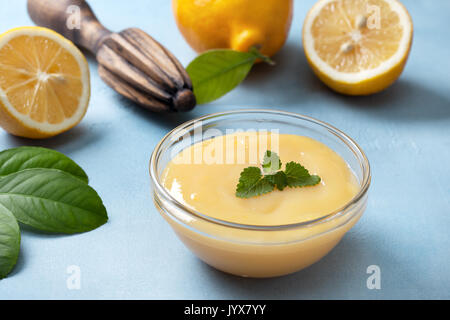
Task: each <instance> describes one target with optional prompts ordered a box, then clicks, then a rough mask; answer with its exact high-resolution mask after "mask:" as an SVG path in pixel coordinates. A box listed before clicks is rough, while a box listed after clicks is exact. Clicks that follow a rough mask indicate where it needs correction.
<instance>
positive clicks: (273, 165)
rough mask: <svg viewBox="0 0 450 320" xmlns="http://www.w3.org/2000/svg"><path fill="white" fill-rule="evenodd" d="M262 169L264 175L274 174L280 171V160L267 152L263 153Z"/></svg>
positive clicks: (275, 155)
mask: <svg viewBox="0 0 450 320" xmlns="http://www.w3.org/2000/svg"><path fill="white" fill-rule="evenodd" d="M262 168H263V171H264V173H265V174H274V173H275V172H277V171H278V170H280V169H281V160H280V157H279V156H278V154H276V153H275V152H272V151H270V150H267V151H266V153H264V159H263V163H262Z"/></svg>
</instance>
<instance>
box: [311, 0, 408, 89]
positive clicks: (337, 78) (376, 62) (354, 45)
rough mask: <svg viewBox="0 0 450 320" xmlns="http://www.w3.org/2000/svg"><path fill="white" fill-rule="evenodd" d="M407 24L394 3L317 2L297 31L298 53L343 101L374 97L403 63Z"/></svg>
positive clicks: (360, 0)
mask: <svg viewBox="0 0 450 320" xmlns="http://www.w3.org/2000/svg"><path fill="white" fill-rule="evenodd" d="M412 36H413V23H412V20H411V17H410V15H409V13H408V11H407V10H406V8H405V7H404V6H403V5H402V4H401V3H400V2H399V1H397V0H319V1H318V2H317V3H316V4H315V5H314V6H313V7H312V9H311V10H310V11H309V12H308V14H307V17H306V19H305V22H304V25H303V48H304V50H305V54H306V57H307V60H308V62H309V64H310V65H311V67H312V69H313V70H314V72H315V73H316V74H317V76H318V77H319V78H320V79H321V80H322V81H323V82H324V83H325V84H326V85H328V86H329V87H330V88H332V89H333V90H335V91H337V92H340V93H344V94H349V95H367V94H372V93H376V92H379V91H381V90H383V89H385V88H387V87H388V86H390V85H391V84H392V83H393V82H394V81H395V80H397V79H398V77H399V76H400V74H401V73H402V71H403V68H404V66H405V64H406V61H407V59H408V55H409V52H410V49H411V43H412Z"/></svg>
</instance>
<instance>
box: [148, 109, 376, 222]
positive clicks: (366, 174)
mask: <svg viewBox="0 0 450 320" xmlns="http://www.w3.org/2000/svg"><path fill="white" fill-rule="evenodd" d="M254 113H258V114H260V113H265V114H274V115H277V116H280V115H281V116H287V117H290V118H295V119H297V120H301V121H307V122H310V123H312V124H314V125H319V126H321V127H323V128H325V129H327V130H328V132H330V133H332V134H333V135H335V136H336V137H337V138H339V139H340V140H341V141H342V142H343V143H344V144H345V145H346V146H347V147H348V148H349V149H351V151H352V152H353V154H354V155H355V156H356V158H357V159H358V162H359V164H360V166H361V167H362V170H363V179H362V183H361V187H360V189H359V191H358V193H357V194H356V195H355V196H354V197H353V198H352V199H351V200H350V201H348V202H347V203H346V204H345V205H343V206H342V207H340V208H338V209H336V210H334V211H332V212H331V213H327V214H325V215H323V216H321V217H319V218H316V219H312V220H308V221H302V222H297V223H289V224H280V225H251V224H241V223H237V222H231V221H227V220H222V219H217V218H213V217H210V216H208V215H206V214H204V213H201V212H199V211H197V210H194V209H192V208H189V207H188V206H186V205H185V204H183V203H181V202H180V201H178V200H177V199H176V198H175V197H173V196H172V195H171V194H170V192H169V191H168V190H167V189H166V188H165V187H164V186H163V185H162V184H161V183H160V177H158V174H157V167H156V166H157V157H158V156H159V154H160V153H161V147H162V145H163V144H164V142H166V141H167V140H168V139H169V138H170V137H172V136H174V135H176V133H177V132H179V131H180V130H182V129H185V128H187V127H191V126H192V125H193V124H194V123H196V122H198V121H204V120H210V119H216V118H218V117H225V116H230V115H239V114H254ZM355 151H356V152H355ZM149 172H150V178H151V180H152V184H153V186H154V187H155V188H156V189H157V191H158V192H159V194H160V195H163V196H164V198H166V199H167V200H169V201H170V202H171V204H173V205H175V206H176V207H178V208H179V209H181V210H182V211H183V212H184V213H187V214H188V215H191V216H194V217H195V218H199V219H201V220H204V221H206V222H210V223H214V224H218V225H221V226H225V227H231V228H236V229H244V230H259V231H277V230H291V229H298V228H306V227H312V226H315V225H317V224H321V223H325V222H328V221H330V220H334V219H336V218H338V217H340V216H342V215H344V214H345V213H346V212H347V210H348V209H349V208H350V207H352V206H354V205H356V204H357V203H358V202H359V201H360V200H361V199H362V198H364V196H365V195H366V194H367V192H368V190H369V187H370V183H371V168H370V163H369V160H368V159H367V156H366V155H365V153H364V151H363V150H362V148H361V147H360V146H359V145H358V143H356V141H355V140H353V139H352V138H351V137H349V136H348V135H347V134H345V133H344V132H343V131H341V130H339V129H337V128H336V127H334V126H333V125H331V124H329V123H326V122H324V121H321V120H318V119H315V118H313V117H309V116H305V115H302V114H298V113H294V112H288V111H281V110H276V109H263V108H251V109H238V110H230V111H221V112H215V113H210V114H207V115H204V116H201V117H197V118H194V119H191V120H188V121H186V122H184V123H182V124H180V125H178V126H177V127H175V128H174V129H172V130H170V131H169V132H168V133H167V134H166V135H165V136H164V137H163V138H162V139H161V140H160V141H159V143H158V144H157V145H156V146H155V148H154V150H153V152H152V154H151V157H150V163H149ZM164 211H166V210H164Z"/></svg>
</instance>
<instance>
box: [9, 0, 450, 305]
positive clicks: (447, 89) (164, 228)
mask: <svg viewBox="0 0 450 320" xmlns="http://www.w3.org/2000/svg"><path fill="white" fill-rule="evenodd" d="M403 2H404V4H405V5H406V7H407V8H408V10H409V11H410V13H411V16H412V18H413V21H414V27H415V34H414V44H413V48H412V52H411V55H410V60H409V62H408V64H407V66H406V69H405V71H404V73H403V75H402V77H401V78H400V80H399V81H398V82H397V83H396V84H395V85H394V86H393V87H391V88H390V89H388V90H386V91H384V92H382V93H380V94H377V95H373V96H369V97H359V98H358V97H344V96H341V95H338V94H335V93H333V92H331V91H330V90H328V89H327V88H326V87H325V86H324V85H322V84H321V82H320V81H319V80H318V79H317V78H316V77H315V76H314V75H313V73H312V72H311V70H310V68H309V66H308V65H307V62H306V60H305V57H304V54H303V49H302V45H301V30H302V23H303V20H304V17H305V15H306V12H307V10H308V9H309V8H310V7H311V6H312V4H313V3H314V1H313V0H296V1H295V14H294V20H293V23H292V28H291V32H290V35H289V39H288V42H287V43H286V45H285V46H284V47H283V49H282V50H281V52H280V53H279V54H277V55H276V56H275V58H274V59H275V61H276V62H277V65H276V66H274V67H272V66H267V65H264V64H261V65H257V66H256V67H255V68H254V69H253V70H252V72H251V75H250V76H249V77H248V79H246V80H245V82H244V83H243V84H242V85H241V86H239V87H238V88H237V89H236V90H234V91H233V92H231V93H230V94H228V95H227V96H225V97H223V98H222V99H220V100H218V101H216V102H214V103H212V104H209V105H203V106H197V107H196V109H195V110H194V111H192V112H190V113H185V114H173V115H156V114H153V113H151V112H147V111H145V110H142V109H141V108H140V107H138V106H136V105H134V104H133V103H130V102H128V101H127V100H125V99H124V98H122V97H120V96H119V95H118V94H116V93H115V92H114V91H113V90H112V89H110V88H109V87H108V86H107V85H105V84H104V83H103V82H102V81H101V80H100V78H99V76H98V74H97V71H96V67H97V66H96V62H95V60H94V59H93V57H92V56H91V55H89V56H88V57H89V63H90V66H91V81H92V96H91V102H90V107H89V110H88V112H87V115H86V117H85V118H84V120H83V121H82V122H81V123H80V124H79V125H78V126H77V127H76V128H74V129H73V130H71V131H69V132H67V133H65V134H62V135H60V136H58V137H55V138H52V139H49V140H42V141H31V140H27V139H21V138H16V137H13V136H11V135H8V134H6V133H5V132H4V131H0V149H5V148H10V147H15V146H21V145H40V146H45V147H49V148H53V149H56V150H59V151H61V152H63V153H65V154H67V155H68V156H70V157H72V158H73V159H74V160H75V161H77V162H78V163H79V164H80V165H81V166H82V167H83V168H84V169H85V170H86V171H87V173H88V175H89V177H90V181H91V185H92V186H93V187H94V188H95V189H96V190H97V191H98V192H99V194H100V195H101V197H102V199H103V200H104V203H105V205H106V207H107V209H108V214H109V217H110V220H109V222H108V223H107V224H106V225H104V226H102V227H100V228H99V229H97V230H94V231H92V232H88V233H85V234H79V235H73V236H63V235H47V234H39V233H36V232H31V231H29V230H23V232H22V245H21V254H20V257H19V261H18V264H17V266H16V268H15V270H14V271H13V272H12V274H10V275H9V277H8V278H6V279H4V280H2V281H0V298H1V299H11V298H16V299H17V298H18V299H47V298H52V299H53V298H57V299H83V298H88V299H104V298H108V299H109V298H111V299H132V298H135V299H142V298H145V299H234V298H238V299H245V298H252V299H253V298H254V299H259V298H269V299H270V298H275V299H278V298H285V299H304V298H307V299H323V298H327V299H392V298H410V299H416V298H424V299H428V298H438V299H441V298H447V299H449V298H450V249H449V248H450V76H449V74H450V59H449V58H450V41H449V40H450V36H449V33H448V32H449V30H450V1H447V0H441V1H437V0H435V1H427V0H404V1H403ZM0 3H1V4H0V31H1V32H3V31H6V30H8V29H10V28H12V27H18V26H22V25H32V22H31V21H30V20H29V18H28V16H27V13H26V1H24V0H21V1H18V0H17V1H16V0H15V1H6V0H1V2H0ZM91 5H92V7H93V9H94V11H96V13H97V14H98V16H99V17H100V18H101V20H102V22H103V23H104V24H105V26H107V27H109V28H110V29H111V30H115V31H118V30H121V29H124V28H127V27H132V26H137V27H140V28H142V29H143V30H145V31H147V32H148V33H149V34H151V35H153V36H154V37H155V38H156V39H158V40H160V41H161V42H162V43H163V44H164V45H165V46H167V48H168V49H169V50H171V51H172V52H173V53H174V54H175V55H176V56H177V57H178V58H179V59H180V60H181V62H182V63H183V64H184V65H187V64H188V63H189V61H191V60H192V59H193V58H194V57H195V53H194V52H193V51H192V50H191V49H190V48H189V46H188V45H187V44H186V42H185V41H184V39H183V38H182V37H181V34H180V33H179V32H178V30H177V27H176V25H175V22H174V19H173V16H172V12H171V7H170V1H169V0H151V1H148V0H147V1H146V0H140V1H138V0H133V1H127V2H123V1H110V0H95V1H91ZM247 107H264V108H274V109H280V110H286V111H292V112H297V113H301V114H305V115H308V116H312V117H315V118H318V119H320V120H323V121H326V122H329V123H331V124H333V125H334V126H336V127H338V128H340V129H342V130H343V131H345V132H346V133H347V134H349V135H350V136H351V137H353V138H354V139H355V140H356V141H357V142H358V143H359V144H360V145H361V146H362V148H363V149H364V150H365V152H366V153H367V156H368V158H369V160H370V162H371V165H372V169H373V182H372V186H371V190H370V197H369V206H368V208H367V211H366V213H365V214H364V216H363V217H362V219H361V220H360V222H359V223H358V224H357V225H356V226H355V227H354V228H353V229H352V230H351V231H350V232H349V233H348V234H347V235H346V236H345V238H344V239H343V240H342V242H341V243H340V244H339V245H338V246H337V247H336V248H335V249H334V250H333V251H332V252H331V253H330V254H329V255H328V256H326V257H325V258H324V259H323V260H321V261H320V262H318V263H317V264H315V265H313V266H311V267H309V268H308V269H306V270H304V271H301V272H299V273H296V274H294V275H290V276H286V277H281V278H276V279H268V280H255V279H243V278H238V277H234V276H230V275H227V274H224V273H221V272H219V271H216V270H214V269H212V268H210V267H208V266H207V265H205V264H204V263H202V262H200V261H199V260H198V259H197V258H195V257H194V256H193V255H192V254H191V253H190V252H189V251H188V250H187V249H185V248H184V247H183V245H182V244H181V243H180V242H179V241H178V239H177V238H176V237H175V235H174V234H173V233H172V231H171V229H170V228H169V226H168V225H167V224H166V222H165V221H164V220H163V219H162V218H161V217H160V216H159V214H158V213H157V211H156V210H155V208H154V206H153V203H152V199H151V197H150V182H149V176H148V160H149V157H150V154H151V152H152V150H153V148H154V147H155V145H156V144H157V142H158V141H159V140H160V138H162V137H163V135H165V134H166V133H167V132H168V131H169V130H171V129H172V128H173V127H175V126H176V125H178V124H180V123H182V122H184V121H186V120H189V119H192V118H194V117H197V116H200V115H204V114H207V113H211V112H217V111H224V110H233V109H239V108H247ZM373 264H375V265H378V266H380V268H381V290H368V289H367V288H366V279H367V277H368V274H366V268H367V267H368V266H369V265H373ZM70 265H77V266H79V267H80V268H81V289H80V290H68V289H67V287H66V279H67V277H68V274H67V273H66V269H67V267H68V266H70Z"/></svg>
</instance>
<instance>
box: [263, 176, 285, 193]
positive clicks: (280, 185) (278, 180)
mask: <svg viewBox="0 0 450 320" xmlns="http://www.w3.org/2000/svg"><path fill="white" fill-rule="evenodd" d="M264 178H265V179H267V180H268V181H270V183H272V184H273V185H274V186H276V187H277V189H278V190H280V191H283V189H284V188H286V186H287V176H286V174H285V173H284V172H283V171H278V172H277V173H275V174H272V175H268V176H265V177H264Z"/></svg>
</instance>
